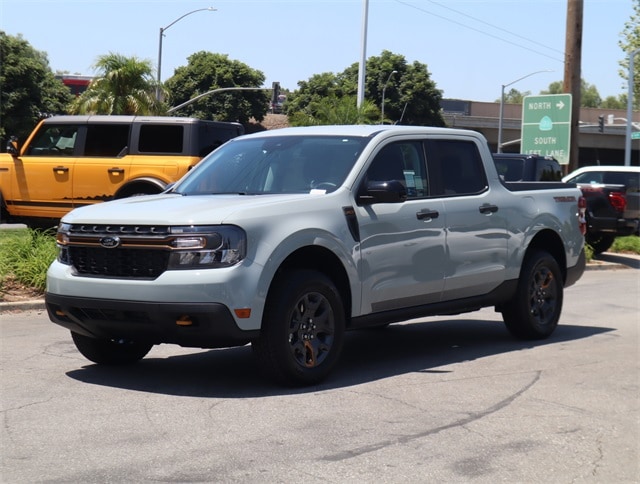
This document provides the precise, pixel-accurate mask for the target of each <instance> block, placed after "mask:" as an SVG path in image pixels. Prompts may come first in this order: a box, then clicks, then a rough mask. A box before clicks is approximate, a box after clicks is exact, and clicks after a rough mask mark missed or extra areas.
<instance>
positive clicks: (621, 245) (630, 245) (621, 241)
mask: <svg viewBox="0 0 640 484" xmlns="http://www.w3.org/2000/svg"><path fill="white" fill-rule="evenodd" d="M609 252H617V253H621V254H640V237H638V236H637V235H629V236H628V237H618V238H617V239H616V240H615V241H614V242H613V245H612V246H611V248H610V249H609Z"/></svg>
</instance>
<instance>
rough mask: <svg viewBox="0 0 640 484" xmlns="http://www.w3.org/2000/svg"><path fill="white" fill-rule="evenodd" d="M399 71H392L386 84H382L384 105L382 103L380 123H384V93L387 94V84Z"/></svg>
mask: <svg viewBox="0 0 640 484" xmlns="http://www.w3.org/2000/svg"><path fill="white" fill-rule="evenodd" d="M397 73H398V71H391V72H390V73H389V77H387V80H386V82H385V83H384V86H382V105H381V111H382V114H381V115H380V124H384V95H385V92H386V90H387V84H389V81H390V80H391V76H393V75H394V74H397Z"/></svg>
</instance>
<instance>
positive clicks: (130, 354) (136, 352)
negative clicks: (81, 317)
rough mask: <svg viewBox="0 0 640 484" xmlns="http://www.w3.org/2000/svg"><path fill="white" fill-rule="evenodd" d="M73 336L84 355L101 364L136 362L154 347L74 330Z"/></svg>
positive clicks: (148, 344)
mask: <svg viewBox="0 0 640 484" xmlns="http://www.w3.org/2000/svg"><path fill="white" fill-rule="evenodd" d="M71 338H72V339H73V342H74V343H75V345H76V348H78V351H79V352H80V353H81V354H82V356H84V357H85V358H86V359H88V360H90V361H93V362H94V363H98V364H100V365H126V364H129V363H135V362H136V361H139V360H141V359H142V358H144V357H145V356H146V354H147V353H149V351H150V350H151V348H152V347H153V345H152V344H150V343H139V342H135V341H124V342H117V341H113V340H106V339H96V338H90V337H89V336H84V335H82V334H79V333H75V332H73V331H72V332H71Z"/></svg>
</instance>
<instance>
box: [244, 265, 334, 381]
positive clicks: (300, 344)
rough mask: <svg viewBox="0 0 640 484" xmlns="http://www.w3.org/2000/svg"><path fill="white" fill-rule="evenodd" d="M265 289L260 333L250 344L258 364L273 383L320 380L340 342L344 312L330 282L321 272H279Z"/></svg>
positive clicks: (324, 374)
mask: <svg viewBox="0 0 640 484" xmlns="http://www.w3.org/2000/svg"><path fill="white" fill-rule="evenodd" d="M274 284H275V285H274V287H273V289H272V290H271V291H270V293H269V297H268V300H267V304H266V306H265V312H264V316H263V318H262V330H261V332H260V337H259V338H258V339H256V340H254V341H253V342H252V344H251V346H252V349H253V353H254V355H255V356H256V358H257V360H258V363H259V365H260V367H261V369H262V370H263V371H264V372H265V374H266V375H267V377H269V378H270V379H272V380H274V381H275V382H277V383H280V384H284V385H290V386H302V385H311V384H315V383H318V382H320V381H322V380H323V379H324V378H326V376H327V375H328V374H329V373H330V372H331V370H332V369H333V367H334V366H335V365H336V363H337V361H338V358H339V356H340V353H341V351H342V346H343V343H344V332H345V314H344V309H343V304H342V300H341V298H340V296H339V294H338V291H337V289H336V287H335V285H334V284H333V283H332V282H331V280H330V279H329V278H328V277H326V276H325V275H324V274H322V273H320V272H316V271H309V270H296V271H292V272H288V273H285V274H283V275H282V276H280V277H279V278H278V280H276V281H275V283H274Z"/></svg>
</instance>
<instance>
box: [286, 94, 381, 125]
mask: <svg viewBox="0 0 640 484" xmlns="http://www.w3.org/2000/svg"><path fill="white" fill-rule="evenodd" d="M379 118H380V111H379V110H378V107H377V106H376V105H375V104H374V103H373V102H372V101H369V100H367V99H365V100H364V102H363V103H362V105H361V106H360V107H358V106H357V103H356V97H355V96H343V97H336V96H328V97H324V98H322V99H320V100H318V101H312V102H311V103H309V105H308V106H307V107H306V108H305V110H304V111H298V112H295V113H292V114H290V115H289V123H290V124H291V125H292V126H313V125H329V124H375V123H376V122H378V119H379Z"/></svg>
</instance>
